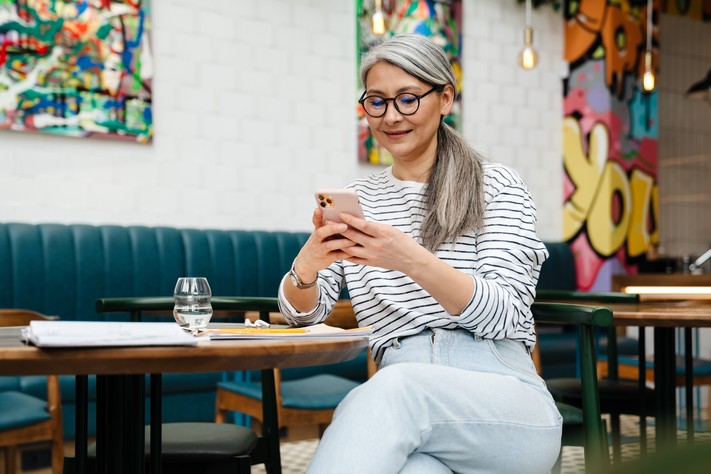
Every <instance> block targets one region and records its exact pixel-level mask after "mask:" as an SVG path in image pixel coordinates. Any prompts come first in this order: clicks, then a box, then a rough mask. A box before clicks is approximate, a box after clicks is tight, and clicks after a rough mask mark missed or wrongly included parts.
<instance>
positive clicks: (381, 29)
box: [371, 0, 385, 35]
mask: <svg viewBox="0 0 711 474" xmlns="http://www.w3.org/2000/svg"><path fill="white" fill-rule="evenodd" d="M371 21H372V26H373V34H376V35H384V34H385V15H383V0H375V12H373V16H372V18H371Z"/></svg>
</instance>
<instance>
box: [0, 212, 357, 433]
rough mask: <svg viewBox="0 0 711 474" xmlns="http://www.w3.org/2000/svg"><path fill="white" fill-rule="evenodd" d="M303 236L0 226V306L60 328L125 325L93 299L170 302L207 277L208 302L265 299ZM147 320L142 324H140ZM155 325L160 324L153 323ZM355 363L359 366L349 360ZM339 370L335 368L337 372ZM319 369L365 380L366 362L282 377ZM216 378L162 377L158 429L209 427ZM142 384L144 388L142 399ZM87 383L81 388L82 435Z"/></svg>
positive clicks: (15, 380)
mask: <svg viewBox="0 0 711 474" xmlns="http://www.w3.org/2000/svg"><path fill="white" fill-rule="evenodd" d="M308 235H309V234H308V233H303V232H278V231H275V232H267V231H245V230H197V229H177V228H171V227H143V226H133V227H122V226H113V225H103V226H90V225H59V224H25V223H6V224H0V281H2V282H3V283H2V285H0V308H25V309H31V310H34V311H38V312H40V313H43V314H46V315H53V316H58V317H59V318H61V319H63V320H85V321H88V320H129V319H130V316H129V314H98V313H97V312H96V309H95V305H96V301H97V299H99V298H109V297H136V296H168V295H172V293H173V288H174V286H175V282H176V280H177V279H178V277H180V276H190V275H192V276H205V277H207V279H208V281H209V282H210V285H211V287H212V291H213V294H214V295H225V296H269V297H275V296H276V295H277V289H278V286H279V282H280V280H281V278H282V276H283V275H284V274H285V273H286V272H287V271H288V270H289V268H290V267H291V263H292V260H293V259H294V257H295V256H296V254H297V253H298V251H299V249H300V248H301V246H302V245H303V243H304V242H305V241H306V239H307V238H308ZM145 319H150V318H145ZM163 320H165V319H163ZM359 361H360V362H359ZM341 369H342V370H341ZM321 370H328V371H329V372H331V373H333V372H335V373H341V372H342V375H343V376H344V377H349V378H352V379H354V380H356V381H358V382H362V381H364V380H366V379H367V363H366V354H365V353H364V354H363V356H362V358H360V359H358V360H356V361H351V362H349V363H347V364H345V365H344V366H343V367H342V368H341V367H329V368H327V369H320V368H318V367H316V368H302V369H288V370H284V372H283V374H282V375H283V377H284V379H293V378H297V377H301V376H305V375H312V374H316V373H319V372H320V371H321ZM225 378H226V377H225V375H224V374H222V373H203V374H168V375H165V376H164V377H163V419H164V421H165V422H187V421H212V420H213V419H214V416H215V390H216V388H215V387H216V385H217V383H219V382H221V381H223V380H224V379H225ZM60 384H61V395H62V410H63V413H62V414H63V425H64V434H65V437H66V438H68V439H70V438H73V437H74V426H75V404H74V397H75V393H74V377H72V376H62V377H60ZM2 387H11V388H19V389H20V390H21V391H23V392H26V393H31V394H33V395H35V396H38V397H42V398H44V397H45V396H46V385H45V378H44V377H38V376H23V377H0V390H2ZM148 391H149V384H148V383H147V384H146V400H148ZM94 394H95V380H94V378H93V377H91V378H90V380H89V396H90V406H89V417H90V419H89V425H90V428H89V430H90V435H92V434H93V432H94V429H95V425H94V419H93V417H94V412H95V410H94Z"/></svg>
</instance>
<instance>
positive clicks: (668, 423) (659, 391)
mask: <svg viewBox="0 0 711 474" xmlns="http://www.w3.org/2000/svg"><path fill="white" fill-rule="evenodd" d="M675 378H676V354H675V350H674V328H666V327H657V328H655V329H654V392H655V395H656V397H655V398H656V404H657V407H656V414H657V420H656V437H657V450H658V451H659V448H660V447H673V446H675V445H676V393H675V389H676V384H675V381H676V380H675Z"/></svg>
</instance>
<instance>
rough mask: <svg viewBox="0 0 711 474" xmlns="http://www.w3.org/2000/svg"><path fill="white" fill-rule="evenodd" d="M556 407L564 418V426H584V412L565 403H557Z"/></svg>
mask: <svg viewBox="0 0 711 474" xmlns="http://www.w3.org/2000/svg"><path fill="white" fill-rule="evenodd" d="M555 406H556V407H557V408H558V411H559V412H560V416H562V417H563V426H569V425H582V424H583V410H581V409H580V408H578V407H574V406H572V405H568V404H567V403H563V402H555Z"/></svg>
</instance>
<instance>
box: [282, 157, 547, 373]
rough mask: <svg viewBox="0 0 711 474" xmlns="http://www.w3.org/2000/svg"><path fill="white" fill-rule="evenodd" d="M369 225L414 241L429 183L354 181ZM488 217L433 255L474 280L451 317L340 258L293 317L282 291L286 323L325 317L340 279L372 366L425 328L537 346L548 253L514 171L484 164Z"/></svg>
mask: <svg viewBox="0 0 711 474" xmlns="http://www.w3.org/2000/svg"><path fill="white" fill-rule="evenodd" d="M348 187H349V188H352V189H355V190H356V192H357V193H358V195H359V197H360V201H361V205H362V207H363V211H364V213H365V217H366V219H368V220H372V221H377V222H382V223H387V224H390V225H392V226H393V227H396V228H397V229H399V230H401V231H402V232H404V233H406V234H408V235H409V236H411V237H413V238H414V239H416V240H417V239H418V237H419V229H420V226H421V224H422V220H423V217H424V212H425V209H424V204H423V201H424V193H425V191H426V184H423V183H414V182H405V181H399V180H397V179H396V178H395V177H394V176H393V175H392V169H391V168H388V169H386V170H384V171H382V172H379V173H376V174H373V175H371V176H369V177H367V178H361V179H358V180H355V181H353V182H352V183H351V184H350V185H349V186H348ZM484 199H485V213H484V223H483V227H482V229H481V230H480V231H479V232H476V233H474V232H471V233H466V234H464V235H462V236H461V237H460V238H459V239H458V240H457V242H455V243H454V244H452V243H451V242H446V243H444V244H443V245H441V246H440V248H439V249H438V250H437V252H436V254H437V256H438V257H439V258H440V259H442V260H443V261H444V262H446V263H448V264H449V265H451V266H452V267H454V268H456V269H457V270H459V271H461V272H464V273H466V274H469V275H471V276H472V278H473V279H474V283H475V289H474V294H473V296H472V299H471V301H470V302H469V304H468V305H467V306H466V307H465V308H464V310H463V311H462V313H461V314H460V315H458V316H451V315H449V314H448V313H447V312H446V311H445V310H444V309H443V308H442V306H440V305H439V303H437V301H435V299H434V298H432V297H431V296H430V295H429V294H428V293H426V292H425V291H424V290H423V289H422V288H420V286H419V285H418V284H417V283H415V282H414V281H412V280H411V279H410V278H409V277H408V276H406V275H405V274H403V273H400V272H397V271H393V270H385V269H382V268H376V267H366V266H363V265H356V264H353V263H351V262H348V261H338V262H336V263H334V264H333V265H331V266H330V267H329V268H327V269H325V270H322V271H321V272H320V273H319V282H318V283H319V289H320V303H319V306H318V307H317V308H316V309H315V310H314V311H313V312H311V313H298V312H296V311H295V310H294V309H293V307H292V306H291V305H290V304H289V303H288V301H286V298H284V296H283V292H282V291H281V290H280V292H279V296H280V298H279V299H280V305H281V310H282V313H283V314H284V317H285V318H286V319H287V320H288V321H289V323H290V324H294V325H309V324H315V323H319V322H321V321H323V320H324V319H325V318H326V316H327V315H328V314H329V313H330V311H331V309H332V308H333V305H334V304H335V302H336V299H337V297H338V295H339V293H340V290H341V286H342V285H343V283H344V282H345V283H346V284H347V285H348V291H349V293H350V296H351V301H352V303H353V308H354V310H355V313H356V317H357V319H358V324H359V325H360V326H368V325H370V326H373V327H374V329H375V331H374V333H373V335H372V336H371V338H370V347H371V350H372V353H373V356H374V358H375V360H376V361H380V358H381V357H382V354H383V351H384V350H385V348H387V347H388V346H389V345H390V344H392V342H393V341H394V340H395V339H396V338H398V337H403V336H408V335H412V334H417V333H418V332H420V331H422V330H423V329H424V328H450V329H454V328H465V329H467V330H469V331H471V332H472V333H474V334H476V335H478V336H481V337H483V338H488V339H503V338H510V339H513V340H517V341H522V342H524V343H525V344H526V345H527V346H528V347H531V348H532V347H533V346H534V345H535V340H536V338H535V333H534V328H533V317H532V315H531V310H530V306H531V303H532V302H533V299H534V296H535V287H536V283H537V281H538V274H539V271H540V268H541V264H542V263H543V261H544V260H545V259H546V258H547V256H548V253H547V251H546V248H545V246H544V245H543V243H542V242H541V241H540V240H539V239H538V237H536V229H535V227H536V208H535V205H534V203H533V200H532V199H531V196H530V194H529V192H528V190H527V189H526V186H525V185H524V183H523V181H522V180H521V178H520V177H519V176H518V175H517V174H516V172H515V171H513V170H512V169H510V168H508V167H506V166H503V165H500V164H493V163H484Z"/></svg>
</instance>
